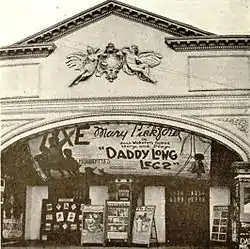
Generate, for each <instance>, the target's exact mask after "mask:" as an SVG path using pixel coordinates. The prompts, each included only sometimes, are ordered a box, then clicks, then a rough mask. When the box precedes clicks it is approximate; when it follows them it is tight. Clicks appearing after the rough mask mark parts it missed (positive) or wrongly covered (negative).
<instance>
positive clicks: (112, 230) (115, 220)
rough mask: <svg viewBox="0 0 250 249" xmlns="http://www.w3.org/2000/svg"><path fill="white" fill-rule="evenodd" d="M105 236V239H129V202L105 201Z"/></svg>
mask: <svg viewBox="0 0 250 249" xmlns="http://www.w3.org/2000/svg"><path fill="white" fill-rule="evenodd" d="M105 213H106V217H105V230H106V232H105V238H106V240H109V241H110V240H124V241H125V242H127V241H128V240H129V234H130V202H129V201H106V212H105Z"/></svg>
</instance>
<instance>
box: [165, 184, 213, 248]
mask: <svg viewBox="0 0 250 249" xmlns="http://www.w3.org/2000/svg"><path fill="white" fill-rule="evenodd" d="M166 239H167V241H168V242H169V244H170V245H202V244H206V243H207V242H208V241H209V189H208V188H207V187H205V186H204V185H203V184H199V183H197V184H195V183H193V184H192V183H191V184H188V183H175V184H174V185H173V186H171V187H168V188H166Z"/></svg>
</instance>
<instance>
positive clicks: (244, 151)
mask: <svg viewBox="0 0 250 249" xmlns="http://www.w3.org/2000/svg"><path fill="white" fill-rule="evenodd" d="M104 121H106V122H115V121H126V122H148V123H151V124H160V125H163V126H164V125H166V126H173V127H176V128H179V129H182V130H185V131H189V132H194V133H196V134H200V135H203V136H205V137H208V138H211V139H214V140H216V141H219V142H220V143H222V144H224V145H225V146H226V147H229V148H231V149H232V150H234V151H235V152H237V153H238V154H239V155H240V156H241V158H242V159H243V161H248V160H249V159H250V146H249V145H248V144H247V143H246V142H244V141H242V140H241V139H240V138H239V137H237V136H236V135H234V134H232V133H230V132H229V131H227V130H225V129H223V128H220V127H219V126H217V125H214V124H211V123H206V122H203V121H200V120H199V121H197V120H196V119H191V118H188V119H187V118H178V117H171V116H166V115H153V114H148V113H147V114H145V113H110V114H105V115H102V114H92V115H88V114H87V115H71V116H64V117H61V118H49V119H38V120H35V121H34V122H28V123H27V124H25V125H23V126H19V127H17V128H16V129H12V130H11V131H10V132H8V133H5V134H4V136H2V144H1V151H3V150H4V149H6V148H7V147H8V146H10V145H11V144H13V143H15V142H17V141H19V140H23V139H25V138H27V137H30V136H34V135H36V134H39V133H43V132H44V131H48V130H52V129H54V128H57V127H64V126H74V125H76V124H78V123H94V122H104Z"/></svg>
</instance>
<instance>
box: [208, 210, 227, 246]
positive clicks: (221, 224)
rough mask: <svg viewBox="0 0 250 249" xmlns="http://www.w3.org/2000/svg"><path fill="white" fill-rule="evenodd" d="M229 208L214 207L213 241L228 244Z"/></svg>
mask: <svg viewBox="0 0 250 249" xmlns="http://www.w3.org/2000/svg"><path fill="white" fill-rule="evenodd" d="M228 218H229V207H228V206H214V209H213V223H212V233H211V241H218V242H226V241H227V236H228Z"/></svg>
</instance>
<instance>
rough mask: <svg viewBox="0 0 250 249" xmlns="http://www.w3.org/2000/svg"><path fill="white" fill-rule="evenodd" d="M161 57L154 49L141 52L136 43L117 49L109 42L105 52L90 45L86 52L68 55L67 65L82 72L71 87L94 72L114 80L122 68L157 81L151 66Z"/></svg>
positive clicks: (145, 78) (148, 80)
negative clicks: (151, 72)
mask: <svg viewBox="0 0 250 249" xmlns="http://www.w3.org/2000/svg"><path fill="white" fill-rule="evenodd" d="M161 59H162V56H161V55H160V54H158V53H156V52H153V51H148V52H139V48H138V46H136V45H132V46H131V47H124V48H122V49H117V48H115V46H114V44H113V43H109V44H108V45H107V46H106V48H105V50H104V51H103V52H101V51H100V49H99V48H97V49H95V48H92V47H91V46H88V47H87V53H86V54H85V53H82V52H75V53H72V54H70V55H68V56H67V60H66V65H67V66H68V67H69V68H73V69H75V70H76V71H80V72H81V74H80V75H79V76H78V77H77V78H75V79H74V80H73V82H72V83H71V84H70V85H69V87H72V86H74V85H77V84H79V83H80V82H82V81H85V80H87V79H88V78H89V77H91V76H92V75H93V74H95V76H97V77H101V76H102V75H103V74H104V75H105V76H106V79H107V80H108V81H109V82H113V81H114V80H115V79H116V78H117V75H118V73H119V72H120V70H121V69H122V70H123V71H124V72H125V73H127V74H128V75H137V76H138V78H139V79H141V80H143V81H147V82H151V83H156V80H155V79H154V78H153V77H152V76H151V75H150V68H153V67H156V66H158V65H159V64H160V63H161Z"/></svg>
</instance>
